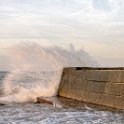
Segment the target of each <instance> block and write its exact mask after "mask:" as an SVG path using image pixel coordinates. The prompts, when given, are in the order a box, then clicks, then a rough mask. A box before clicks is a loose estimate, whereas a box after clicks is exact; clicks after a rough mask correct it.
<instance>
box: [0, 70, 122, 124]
mask: <svg viewBox="0 0 124 124" xmlns="http://www.w3.org/2000/svg"><path fill="white" fill-rule="evenodd" d="M7 75H8V73H7V72H0V89H1V91H0V93H1V96H0V100H1V98H2V97H3V96H2V88H3V84H4V82H5V81H6V80H5V79H6V77H7ZM43 75H47V73H44V74H43ZM48 75H54V74H52V73H49V74H48ZM35 77H36V76H35ZM48 77H50V76H48ZM18 78H19V80H18ZM18 78H17V77H16V78H15V79H14V80H13V82H14V85H16V83H17V84H20V85H21V86H25V87H26V88H27V90H28V89H30V88H31V87H32V83H31V82H33V81H34V82H35V81H36V80H39V79H38V78H34V77H33V78H30V77H29V75H26V74H25V75H24V74H23V75H21V76H18ZM12 79H13V78H12ZM40 80H41V79H40ZM44 81H45V82H48V81H49V79H46V80H44ZM20 82H21V83H20ZM34 84H35V83H34ZM46 88H47V86H46ZM41 90H42V88H41ZM14 97H15V95H11V97H10V96H8V97H7V99H6V100H9V99H12V98H13V99H14ZM19 99H21V96H20V98H19ZM4 102H5V101H4ZM69 104H70V106H68V107H66V108H65V107H56V106H53V105H48V104H38V103H34V102H22V103H18V101H17V103H16V101H12V102H7V104H5V105H0V124H124V113H123V112H118V111H109V110H105V109H102V108H101V109H100V108H99V109H97V107H96V108H95V107H93V108H92V107H91V106H88V105H83V106H79V105H78V106H77V107H73V106H71V104H73V101H70V103H69Z"/></svg>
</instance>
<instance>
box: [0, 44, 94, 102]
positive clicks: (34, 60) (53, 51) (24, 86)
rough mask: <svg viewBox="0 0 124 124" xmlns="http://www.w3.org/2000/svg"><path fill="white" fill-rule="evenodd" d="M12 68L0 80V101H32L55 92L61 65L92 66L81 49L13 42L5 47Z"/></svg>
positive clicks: (91, 61) (71, 46) (92, 63)
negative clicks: (7, 48)
mask: <svg viewBox="0 0 124 124" xmlns="http://www.w3.org/2000/svg"><path fill="white" fill-rule="evenodd" d="M9 53H10V58H11V66H12V70H11V71H10V72H9V73H8V75H7V76H6V78H5V79H4V82H3V97H0V102H4V103H10V102H16V103H22V102H35V101H36V97H38V96H44V97H51V96H55V95H57V92H58V87H59V83H60V79H61V74H62V70H63V68H64V67H76V66H78V67H79V66H96V63H95V62H94V61H93V60H92V58H91V57H90V56H89V55H88V53H86V52H84V51H83V50H82V49H80V50H75V48H74V46H73V45H72V44H70V49H69V50H67V49H64V48H61V47H58V46H49V47H43V46H42V45H40V44H37V43H30V44H27V43H22V44H16V45H14V46H13V47H11V48H10V49H9Z"/></svg>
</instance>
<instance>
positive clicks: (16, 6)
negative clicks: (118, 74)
mask: <svg viewBox="0 0 124 124" xmlns="http://www.w3.org/2000/svg"><path fill="white" fill-rule="evenodd" d="M22 41H26V42H30V41H35V42H40V43H42V44H43V45H47V44H50V43H51V44H58V45H61V46H63V47H64V46H67V44H69V43H71V42H72V43H73V44H74V45H75V47H76V48H77V49H78V48H80V47H83V48H84V49H85V50H86V51H87V52H89V54H90V55H92V56H93V57H94V58H95V59H96V60H97V61H98V62H99V63H101V65H103V66H124V55H123V54H124V0H0V68H2V69H3V68H4V67H5V66H7V65H6V62H5V61H7V57H6V50H7V48H8V47H9V46H10V45H12V44H14V43H15V42H22Z"/></svg>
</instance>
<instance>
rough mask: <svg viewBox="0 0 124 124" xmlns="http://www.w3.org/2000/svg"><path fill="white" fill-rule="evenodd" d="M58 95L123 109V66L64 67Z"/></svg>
mask: <svg viewBox="0 0 124 124" xmlns="http://www.w3.org/2000/svg"><path fill="white" fill-rule="evenodd" d="M59 96H62V97H66V98H72V99H75V100H79V101H83V102H87V103H94V104H99V105H104V106H109V107H112V108H117V109H122V110H124V68H122V67H121V68H90V67H73V68H71V67H70V68H65V69H64V70H63V74H62V78H61V82H60V88H59Z"/></svg>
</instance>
